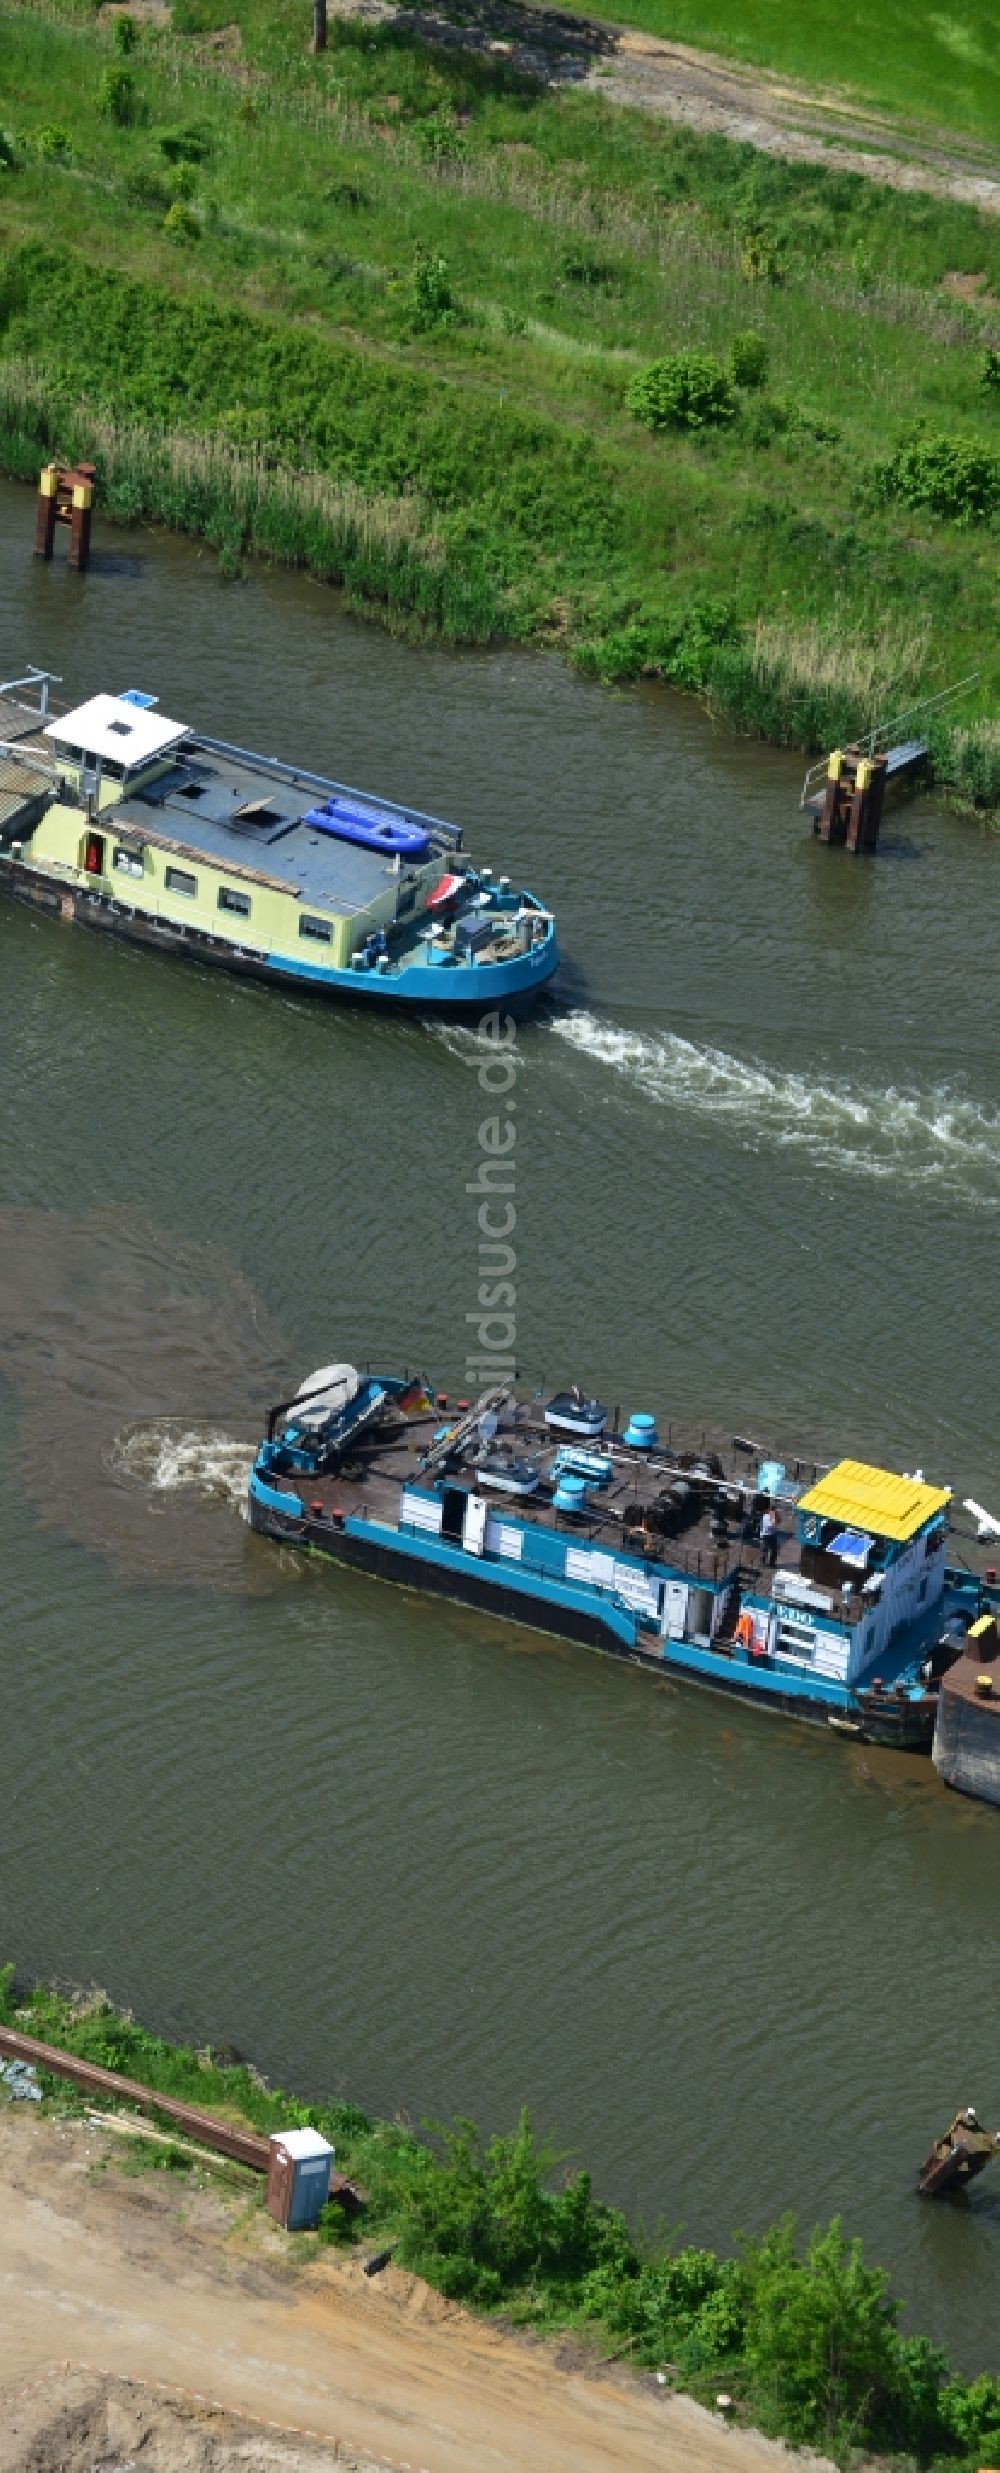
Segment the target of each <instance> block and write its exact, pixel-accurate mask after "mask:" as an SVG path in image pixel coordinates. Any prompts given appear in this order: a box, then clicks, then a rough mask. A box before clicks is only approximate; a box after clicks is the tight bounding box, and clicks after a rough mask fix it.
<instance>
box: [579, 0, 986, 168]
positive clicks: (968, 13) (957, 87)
mask: <svg viewBox="0 0 1000 2473" xmlns="http://www.w3.org/2000/svg"><path fill="white" fill-rule="evenodd" d="M594 14H595V16H597V17H606V18H610V19H612V20H613V21H614V22H615V23H617V24H619V25H626V26H644V27H645V28H646V30H647V32H648V33H650V34H659V35H663V36H665V37H666V38H667V39H668V40H671V41H675V42H680V43H693V44H695V45H697V46H699V47H704V48H707V49H709V50H712V51H717V52H720V53H722V54H723V55H724V56H727V57H728V58H730V59H734V60H739V61H744V62H747V63H748V64H751V65H752V66H753V67H755V68H763V69H776V70H778V71H779V72H783V73H784V74H785V75H786V76H789V77H795V78H800V79H801V80H802V82H803V84H804V85H805V86H807V87H809V88H810V89H812V91H813V92H817V91H819V92H820V93H822V92H823V90H824V89H827V90H828V89H829V88H831V87H839V88H840V89H844V88H845V87H846V88H848V89H850V90H851V92H852V94H853V96H854V98H855V99H858V100H864V101H866V102H871V103H874V104H877V105H878V106H879V107H880V108H881V109H884V110H886V111H888V112H889V113H890V114H895V113H899V112H905V113H907V114H913V115H914V116H915V117H917V118H919V119H926V120H928V121H932V122H937V123H938V124H939V125H940V126H941V127H943V128H945V129H952V130H954V131H956V132H957V133H962V132H966V133H968V135H969V136H972V137H984V138H989V139H995V137H996V133H997V129H998V128H1000V51H998V49H997V20H996V10H995V7H994V5H993V0H962V6H961V9H960V10H954V9H949V10H945V9H942V8H940V7H938V6H937V5H936V0H879V6H878V7H877V8H868V7H859V6H855V7H853V8H845V7H844V6H843V0H798V5H795V4H794V0H793V4H792V5H788V6H780V5H777V4H776V0H600V4H599V6H598V7H597V8H596V9H595V11H594Z"/></svg>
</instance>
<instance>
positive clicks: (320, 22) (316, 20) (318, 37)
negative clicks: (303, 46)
mask: <svg viewBox="0 0 1000 2473" xmlns="http://www.w3.org/2000/svg"><path fill="white" fill-rule="evenodd" d="M312 48H313V50H314V52H325V50H326V0H313V39H312Z"/></svg>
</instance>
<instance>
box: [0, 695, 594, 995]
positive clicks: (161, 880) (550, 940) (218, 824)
mask: <svg viewBox="0 0 1000 2473" xmlns="http://www.w3.org/2000/svg"><path fill="white" fill-rule="evenodd" d="M49 684H50V681H49V676H48V674H46V673H43V672H37V673H33V674H31V676H30V677H29V678H28V679H27V680H20V681H17V680H15V681H12V682H10V683H9V684H7V685H6V686H0V885H2V886H3V887H4V889H5V890H7V891H8V892H10V893H12V894H14V895H15V896H17V897H18V898H20V899H21V900H25V901H29V902H32V903H34V904H35V905H36V906H37V907H40V908H42V909H47V910H51V911H54V912H56V913H57V914H59V915H60V916H62V917H63V918H67V919H78V920H81V921H82V922H84V923H85V924H86V925H88V926H92V927H100V928H104V929H105V930H106V931H108V932H111V933H113V934H116V935H119V936H126V937H128V938H130V939H131V940H133V941H135V942H139V943H142V944H146V945H148V946H151V947H153V948H154V949H156V950H157V951H160V952H176V953H181V954H185V955H187V956H188V957H190V958H192V959H194V960H197V961H201V962H208V963H214V964H216V965H217V966H220V967H222V968H224V969H228V970H233V971H237V972H239V973H241V974H242V975H244V976H249V977H255V978H258V979H263V980H265V981H267V982H272V983H273V981H275V980H276V979H277V980H282V981H284V982H286V983H287V984H291V985H294V986H295V987H297V988H302V989H306V990H310V991H313V992H315V993H318V994H323V995H333V996H346V997H350V998H358V999H362V1000H368V1001H370V1002H378V1003H383V1004H386V1005H390V1006H397V1007H398V1006H400V1005H402V1006H411V1007H415V1008H417V1009H418V1010H420V1011H422V1012H429V1013H441V1012H443V1013H446V1014H457V1015H463V1014H482V1013H484V1012H486V1011H488V1010H489V1009H490V1008H491V1007H502V1008H504V1009H509V1010H512V1011H514V1012H517V1011H519V1010H521V1009H522V1008H523V1007H524V1006H525V1005H526V1004H529V1003H531V1002H532V1001H533V999H534V997H535V995H536V994H537V993H538V991H539V989H540V988H542V987H544V986H545V984H546V982H547V981H548V980H549V979H551V977H552V974H553V972H554V971H555V969H556V968H557V965H558V960H559V953H558V946H557V943H556V933H555V925H554V922H553V919H552V916H551V913H550V912H549V911H548V910H546V909H545V908H544V907H543V905H542V903H541V902H540V901H539V900H538V899H537V897H536V896H535V895H534V894H533V893H529V892H526V891H518V890H517V889H516V888H515V887H514V886H513V885H512V884H511V882H510V880H509V878H507V877H505V876H500V877H496V876H494V873H493V870H492V868H490V867H482V866H479V867H476V866H473V864H472V862H471V860H470V859H469V858H468V857H467V856H465V855H464V854H463V850H462V833H461V830H460V829H459V828H458V827H457V826H455V825H450V824H445V823H442V822H441V821H440V819H439V818H437V817H433V816H428V815H424V814H422V813H421V812H420V811H418V810H417V809H415V808H409V807H405V808H404V807H400V806H399V805H397V804H395V803H394V802H392V801H390V800H386V799H382V798H377V799H376V798H374V797H372V796H371V795H370V794H369V793H368V792H366V791H360V790H355V789H351V788H350V787H348V786H347V785H346V784H344V783H341V782H335V781H332V780H328V779H327V778H326V777H325V776H322V775H320V774H316V773H311V772H308V771H306V770H304V769H303V768H302V767H299V766H295V765H291V764H284V763H280V762H279V761H278V760H277V759H276V758H273V757H269V756H261V755H255V754H253V753H252V752H251V751H250V750H248V749H246V748H241V747H236V746H231V745H229V744H228V743H227V742H226V741H224V740H222V739H216V738H208V737H205V736H204V735H202V734H199V733H197V732H195V731H192V730H191V729H190V728H189V727H188V725H187V724H186V723H185V722H181V721H172V720H170V719H169V718H168V717H167V716H166V715H165V714H163V713H161V712H159V710H158V709H157V706H156V699H155V697H151V696H147V695H144V694H142V693H141V692H139V691H138V690H134V689H129V690H127V691H126V692H125V693H124V694H122V695H96V696H92V697H90V698H89V700H88V701H87V702H86V703H85V704H81V705H78V706H77V707H76V708H75V709H74V710H73V711H70V712H65V713H60V714H57V715H56V714H53V713H52V712H51V709H50V702H49Z"/></svg>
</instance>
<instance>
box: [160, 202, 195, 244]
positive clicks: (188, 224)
mask: <svg viewBox="0 0 1000 2473" xmlns="http://www.w3.org/2000/svg"><path fill="white" fill-rule="evenodd" d="M163 229H164V231H165V232H166V233H167V235H168V237H169V239H170V240H177V241H183V242H187V241H189V240H200V239H201V225H200V223H199V221H198V217H197V215H196V214H193V213H192V210H191V208H190V206H188V205H186V204H185V201H184V199H183V198H179V197H178V198H175V199H174V202H173V205H172V206H168V208H167V211H166V214H165V215H164V218H163Z"/></svg>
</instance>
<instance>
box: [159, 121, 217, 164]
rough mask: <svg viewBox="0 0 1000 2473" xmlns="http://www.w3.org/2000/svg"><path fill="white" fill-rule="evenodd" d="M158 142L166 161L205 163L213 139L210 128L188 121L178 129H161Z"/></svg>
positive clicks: (210, 150)
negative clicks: (203, 127)
mask: <svg viewBox="0 0 1000 2473" xmlns="http://www.w3.org/2000/svg"><path fill="white" fill-rule="evenodd" d="M158 144H159V148H160V153H161V155H165V156H166V158H167V162H168V163H207V161H208V158H209V156H210V154H211V152H212V144H213V140H212V133H211V130H210V129H202V128H200V127H199V125H198V123H197V121H189V122H188V123H187V124H186V126H185V127H183V128H180V129H161V130H160V133H159V139H158Z"/></svg>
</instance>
